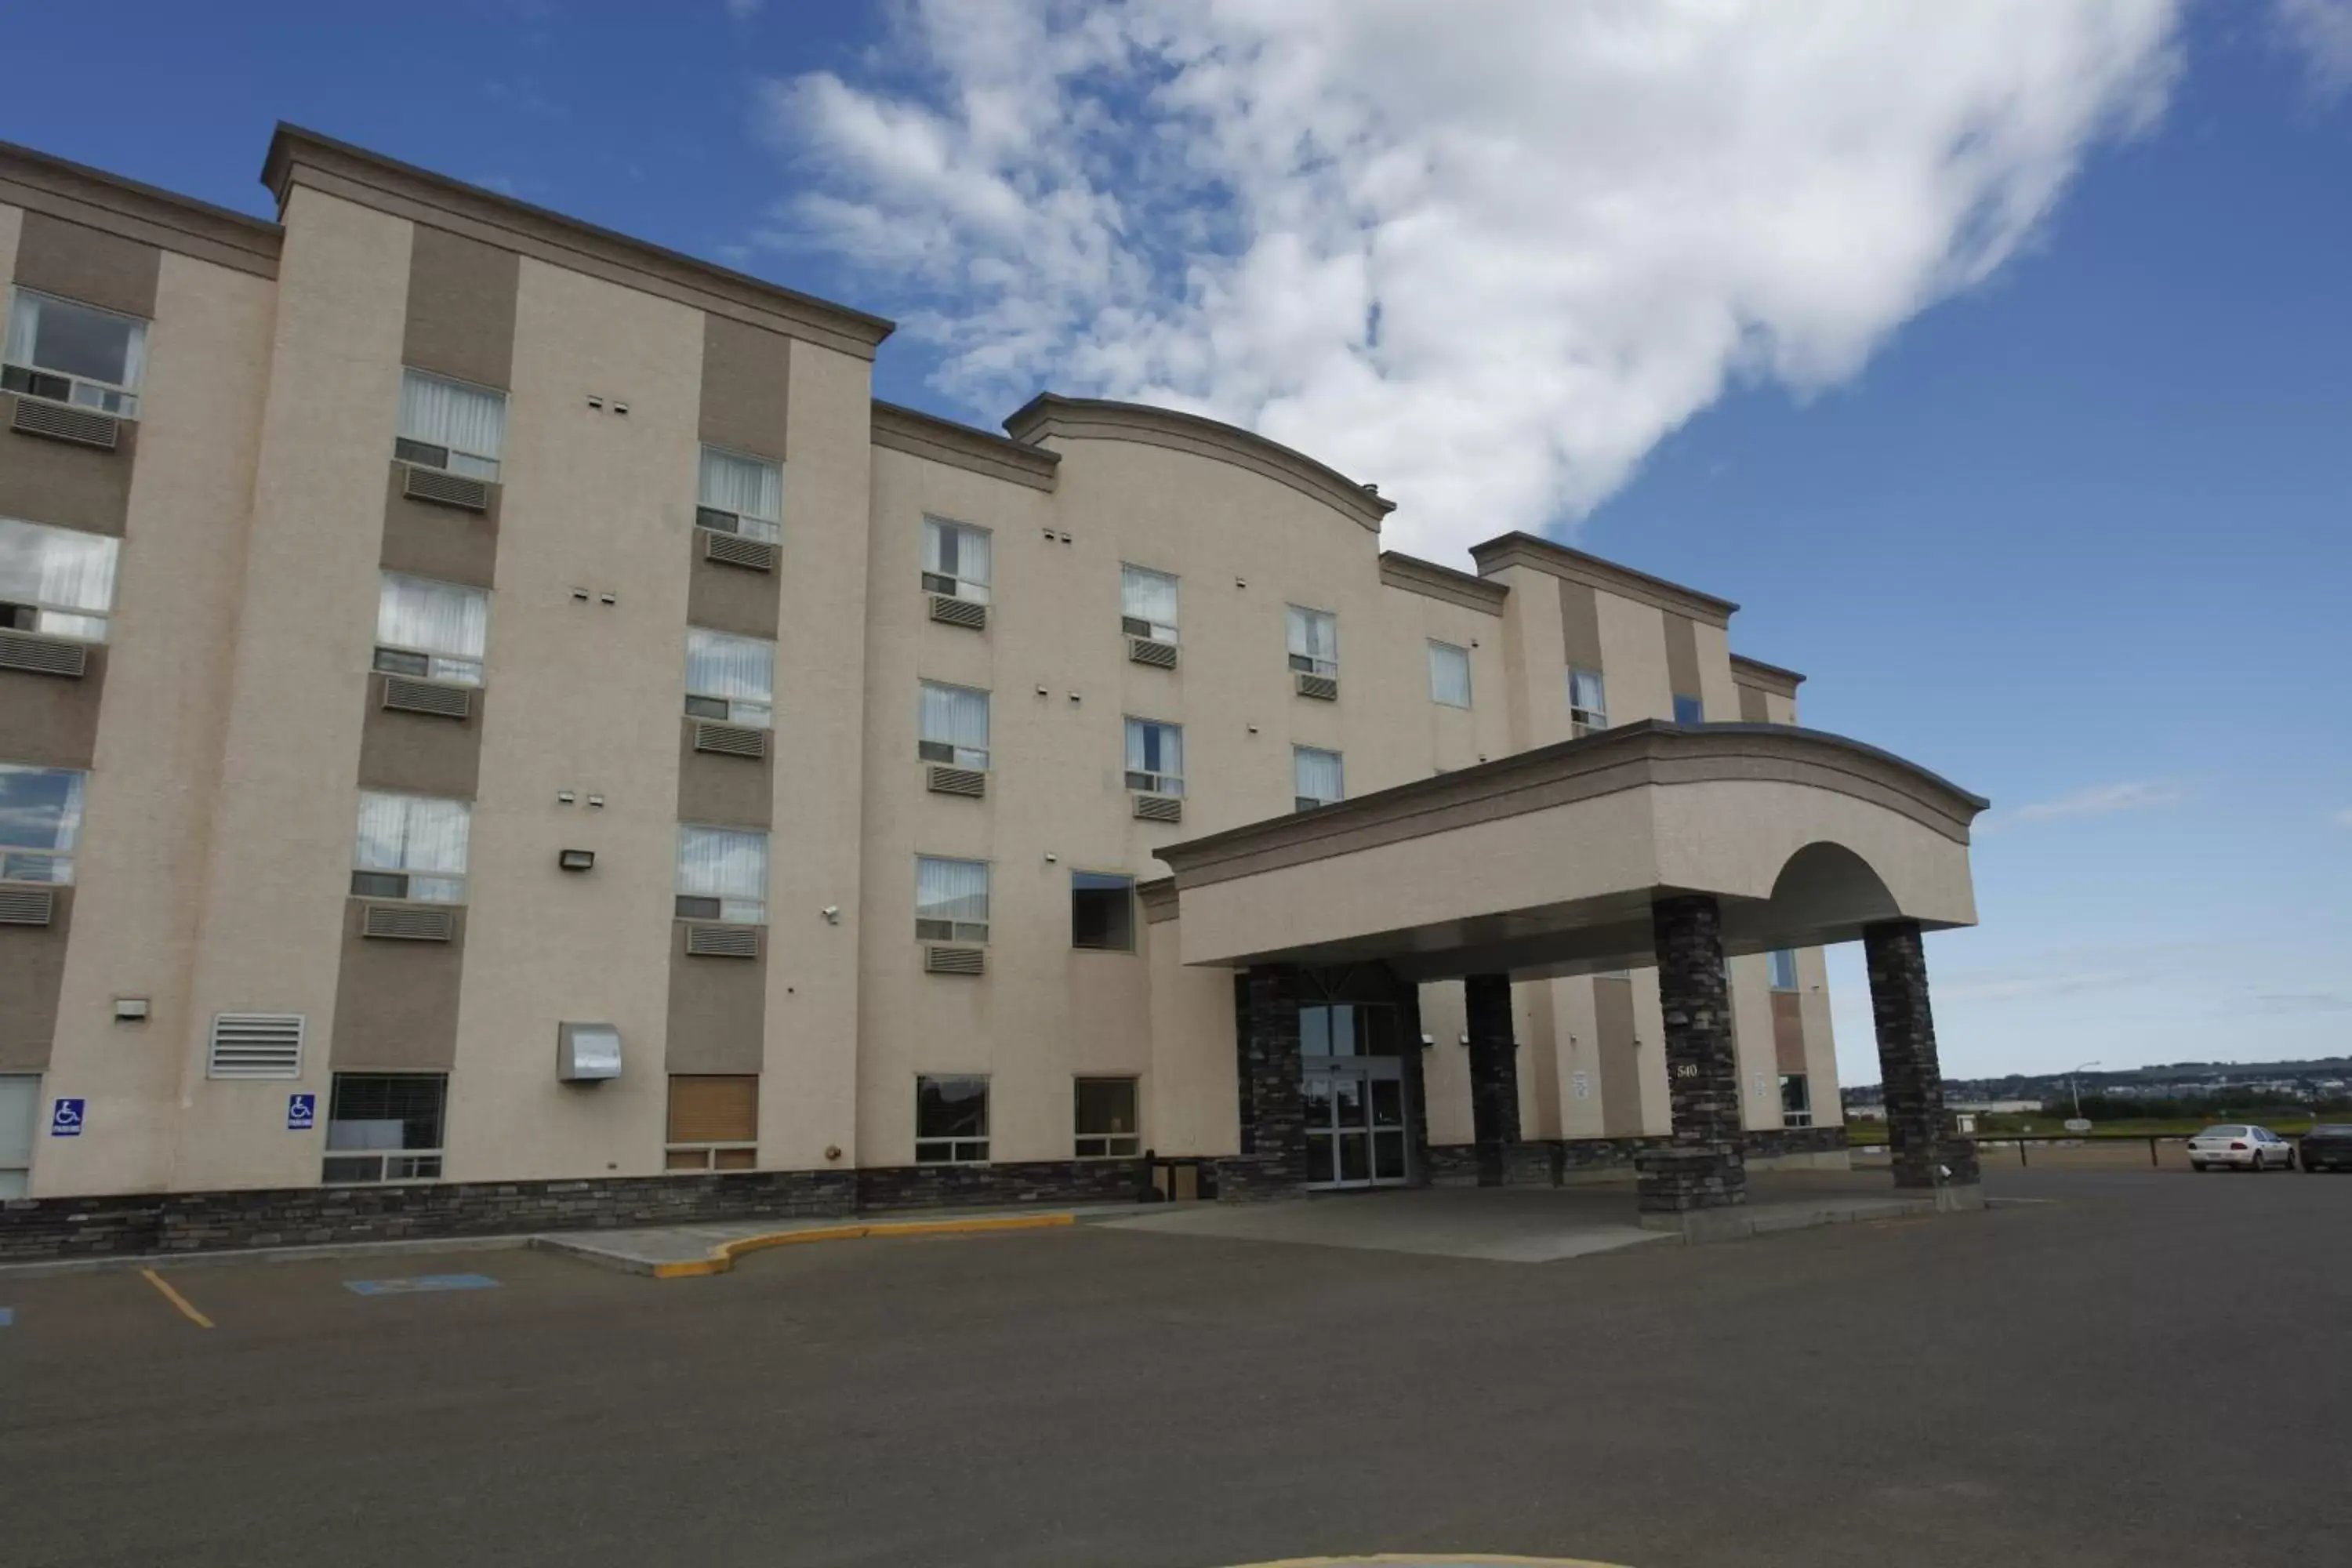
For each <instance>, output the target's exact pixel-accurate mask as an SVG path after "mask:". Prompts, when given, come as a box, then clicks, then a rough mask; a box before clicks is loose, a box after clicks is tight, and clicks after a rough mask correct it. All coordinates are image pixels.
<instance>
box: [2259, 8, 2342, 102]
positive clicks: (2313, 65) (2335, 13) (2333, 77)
mask: <svg viewBox="0 0 2352 1568" xmlns="http://www.w3.org/2000/svg"><path fill="white" fill-rule="evenodd" d="M2271 17H2272V20H2273V24H2274V25H2275V26H2276V27H2277V30H2278V34H2279V37H2280V38H2281V40H2282V41H2283V42H2284V43H2285V45H2286V46H2287V47H2289V48H2291V49H2293V50H2294V52H2295V53H2297V54H2299V55H2301V56H2302V57H2303V66H2304V69H2305V72H2307V73H2308V74H2309V76H2310V79H2311V85H2312V87H2313V89H2315V91H2317V92H2318V93H2319V94H2320V95H2321V96H2323V97H2332V96H2334V95H2335V94H2336V93H2339V92H2342V91H2345V90H2346V89H2352V0H2276V3H2275V4H2274V5H2273V7H2272V11H2271Z"/></svg>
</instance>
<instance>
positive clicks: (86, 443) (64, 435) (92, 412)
mask: <svg viewBox="0 0 2352 1568" xmlns="http://www.w3.org/2000/svg"><path fill="white" fill-rule="evenodd" d="M8 428H9V429H11V430H14V431H16V433H17V434H18V435H19V436H40V437H47V439H49V440H52V441H70V442H72V443H73V444H74V445H75V446H77V447H104V448H105V449H106V450H107V451H110V452H111V451H112V450H114V447H115V445H116V443H117V442H119V441H120V440H121V437H122V421H121V420H120V419H118V418H116V417H115V416H113V415H111V414H100V413H99V412H98V411H97V410H96V409H93V408H76V407H74V406H73V405H70V404H65V403H44V402H43V401H41V399H39V398H37V397H19V398H18V399H16V412H15V413H14V414H12V415H10V416H9V417H8Z"/></svg>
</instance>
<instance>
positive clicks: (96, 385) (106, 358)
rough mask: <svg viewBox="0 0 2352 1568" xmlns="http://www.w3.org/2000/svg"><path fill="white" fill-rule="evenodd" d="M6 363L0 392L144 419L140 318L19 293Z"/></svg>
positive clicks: (143, 334)
mask: <svg viewBox="0 0 2352 1568" xmlns="http://www.w3.org/2000/svg"><path fill="white" fill-rule="evenodd" d="M5 357H6V367H5V369H0V387H5V388H6V389H7V390H9V391H10V392H21V393H23V394H24V395H26V396H27V397H46V398H48V399H49V400H50V401H52V402H55V403H78V404H80V405H82V406H83V407H85V408H102V409H104V410H105V411H106V412H107V413H109V414H120V415H121V416H123V417H124V418H126V419H136V418H137V417H139V373H140V370H141V368H142V365H143V363H144V362H145V360H146V358H147V323H146V322H144V321H140V320H139V319H137V318H136V317H133V316H118V315H116V314H115V313H114V312H113V311H111V310H99V309H97V308H96V307H94V306H90V305H77V304H75V303H74V302H73V301H71V300H55V299H51V298H50V297H49V296H48V295H47V294H35V293H33V292H31V291H30V290H28V289H17V290H16V300H15V301H14V302H13V303H11V304H10V306H9V307H8V345H7V353H6V356H5Z"/></svg>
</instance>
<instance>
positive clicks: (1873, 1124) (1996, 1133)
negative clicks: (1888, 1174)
mask: <svg viewBox="0 0 2352 1568" xmlns="http://www.w3.org/2000/svg"><path fill="white" fill-rule="evenodd" d="M2214 1124H2215V1123H2214V1122H2213V1121H2152V1120H2143V1121H2102V1122H2099V1123H2097V1124H2096V1125H2095V1126H2094V1127H2093V1128H2092V1129H2091V1131H2088V1132H2084V1133H2081V1134H2070V1133H2068V1132H2067V1131H2066V1127H2065V1118H2063V1117H2061V1116H1979V1117H1978V1118H1977V1136H1978V1137H1979V1138H2004V1137H2014V1136H2016V1135H2017V1134H2019V1133H2029V1134H2037V1135H2048V1136H2053V1137H2070V1136H2080V1137H2084V1138H2187V1137H2190V1136H2192V1135H2193V1134H2195V1133H2199V1132H2202V1131H2204V1130H2205V1129H2206V1128H2208V1127H2210V1126H2213V1125H2214ZM2256 1124H2257V1125H2259V1126H2263V1127H2267V1128H2269V1129H2270V1130H2271V1131H2273V1132H2275V1133H2277V1134H2278V1135H2279V1136H2280V1137H2282V1138H2294V1137H2297V1136H2300V1135H2301V1134H2303V1133H2305V1132H2308V1131H2311V1118H2309V1117H2307V1116H2302V1117H2277V1118H2273V1119H2270V1120H2262V1119H2256ZM2221 1125H2223V1126H2227V1125H2229V1123H2227V1122H2226V1121H2225V1122H2222V1123H2221ZM1885 1137H1886V1124H1885V1122H1883V1121H1849V1122H1847V1123H1846V1142H1848V1143H1864V1142H1873V1141H1877V1142H1884V1141H1885Z"/></svg>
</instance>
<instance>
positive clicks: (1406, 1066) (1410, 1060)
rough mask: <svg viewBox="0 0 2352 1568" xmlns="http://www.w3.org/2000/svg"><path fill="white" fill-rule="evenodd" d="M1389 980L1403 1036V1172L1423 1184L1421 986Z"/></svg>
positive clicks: (1425, 1121)
mask: <svg viewBox="0 0 2352 1568" xmlns="http://www.w3.org/2000/svg"><path fill="white" fill-rule="evenodd" d="M1390 979H1391V983H1392V984H1394V985H1395V986H1396V989H1397V996H1398V1002H1397V1015H1398V1021H1399V1023H1400V1024H1401V1025H1402V1030H1401V1031H1400V1032H1401V1033H1402V1035H1403V1038H1402V1040H1401V1041H1400V1042H1399V1043H1398V1048H1399V1049H1400V1050H1401V1051H1402V1053H1403V1065H1402V1068H1400V1069H1399V1074H1400V1076H1401V1077H1402V1079H1403V1082H1404V1125H1405V1142H1406V1144H1407V1146H1408V1152H1407V1153H1406V1156H1405V1158H1406V1161H1407V1164H1406V1171H1407V1173H1409V1175H1410V1176H1411V1178H1412V1184H1413V1185H1414V1186H1416V1187H1425V1186H1427V1185H1429V1093H1428V1088H1429V1085H1428V1072H1427V1062H1426V1060H1425V1058H1424V1053H1425V1052H1426V1051H1427V1049H1428V1047H1425V1046H1423V1044H1422V1043H1421V1033H1422V1024H1421V986H1420V985H1419V984H1416V983H1415V982H1413V981H1410V980H1405V979H1401V978H1399V977H1397V976H1396V975H1395V973H1393V972H1391V975H1390Z"/></svg>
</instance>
